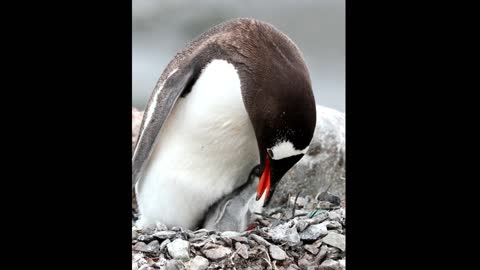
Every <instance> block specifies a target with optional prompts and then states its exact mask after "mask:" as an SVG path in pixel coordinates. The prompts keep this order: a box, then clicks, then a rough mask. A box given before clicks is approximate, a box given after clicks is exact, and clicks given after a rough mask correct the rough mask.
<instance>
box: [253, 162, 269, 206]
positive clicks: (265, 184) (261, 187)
mask: <svg viewBox="0 0 480 270" xmlns="http://www.w3.org/2000/svg"><path fill="white" fill-rule="evenodd" d="M264 193H266V195H265V201H266V200H267V199H268V195H269V193H270V159H269V158H268V156H267V159H266V160H265V169H264V170H263V173H262V176H261V177H260V182H259V183H258V187H257V198H256V200H257V201H258V200H260V198H261V197H262V195H263V194H264Z"/></svg>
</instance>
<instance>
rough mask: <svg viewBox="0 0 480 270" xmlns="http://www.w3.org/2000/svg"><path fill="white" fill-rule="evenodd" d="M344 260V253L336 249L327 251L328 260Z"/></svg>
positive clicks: (330, 248)
mask: <svg viewBox="0 0 480 270" xmlns="http://www.w3.org/2000/svg"><path fill="white" fill-rule="evenodd" d="M341 258H342V251H340V249H338V248H336V247H329V248H328V251H327V259H332V260H338V259H341Z"/></svg>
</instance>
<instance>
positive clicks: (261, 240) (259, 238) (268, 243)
mask: <svg viewBox="0 0 480 270" xmlns="http://www.w3.org/2000/svg"><path fill="white" fill-rule="evenodd" d="M250 237H251V238H252V239H253V240H255V241H256V242H257V243H259V244H260V245H264V246H267V247H268V246H270V245H271V243H270V242H268V241H267V240H265V239H263V237H261V236H259V235H256V234H253V233H252V234H251V235H250Z"/></svg>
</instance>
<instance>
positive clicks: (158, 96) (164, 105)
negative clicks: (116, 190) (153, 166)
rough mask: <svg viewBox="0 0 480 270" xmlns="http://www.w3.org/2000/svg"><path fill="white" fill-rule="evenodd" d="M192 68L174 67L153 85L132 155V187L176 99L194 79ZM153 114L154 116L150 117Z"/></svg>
mask: <svg viewBox="0 0 480 270" xmlns="http://www.w3.org/2000/svg"><path fill="white" fill-rule="evenodd" d="M194 73H195V72H194V69H193V68H184V69H176V70H174V71H173V72H171V73H170V75H169V76H168V77H167V78H166V79H165V80H164V81H163V82H159V83H158V84H157V86H156V87H155V89H154V91H153V94H152V96H151V98H150V101H149V103H148V105H147V107H146V110H145V113H144V115H143V120H142V125H141V127H140V132H139V134H138V139H137V143H136V145H135V150H134V151H133V156H132V189H134V188H135V184H136V183H137V181H138V179H139V178H140V175H141V172H142V171H143V168H144V167H145V164H146V160H148V158H149V157H150V154H151V152H152V150H153V146H154V144H155V140H156V138H157V136H158V134H159V132H160V130H161V128H162V126H163V124H164V123H165V120H166V119H167V117H168V115H169V114H170V112H171V111H172V109H173V107H174V106H175V103H176V101H177V100H178V98H179V97H180V95H182V93H183V92H184V91H185V89H186V88H188V87H189V86H191V85H192V84H193V82H194V80H195V77H194ZM152 116H155V117H152Z"/></svg>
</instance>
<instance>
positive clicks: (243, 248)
mask: <svg viewBox="0 0 480 270" xmlns="http://www.w3.org/2000/svg"><path fill="white" fill-rule="evenodd" d="M235 249H236V252H237V254H238V255H240V256H241V257H242V258H244V259H248V246H247V245H244V244H242V243H238V242H237V243H235Z"/></svg>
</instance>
